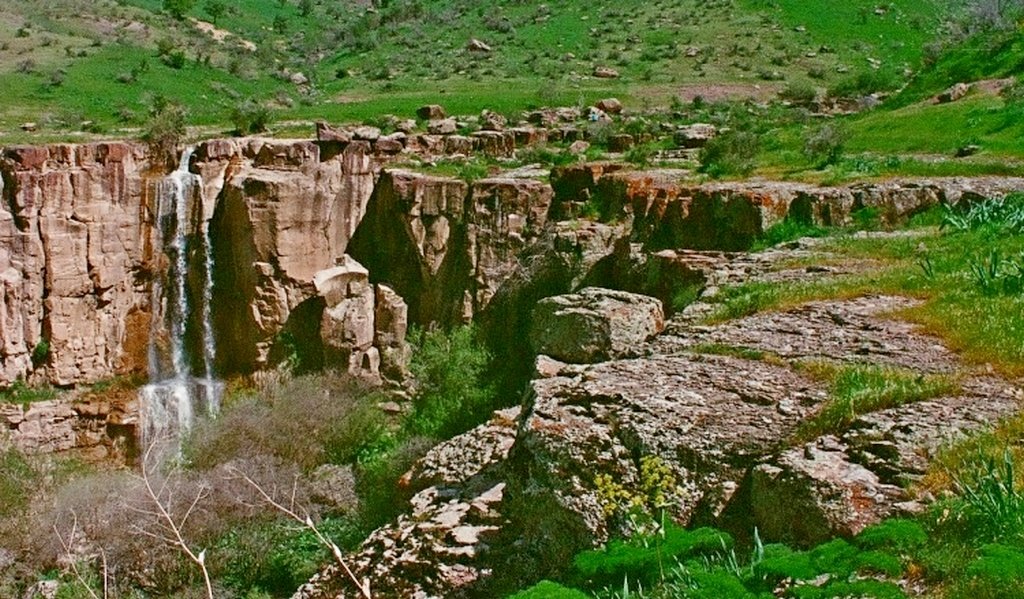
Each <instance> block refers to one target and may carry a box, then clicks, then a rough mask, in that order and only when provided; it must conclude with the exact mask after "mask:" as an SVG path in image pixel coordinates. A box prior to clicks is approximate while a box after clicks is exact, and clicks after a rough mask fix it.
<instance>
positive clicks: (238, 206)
mask: <svg viewBox="0 0 1024 599" xmlns="http://www.w3.org/2000/svg"><path fill="white" fill-rule="evenodd" d="M364 129H369V128H364ZM531 131H532V133H531ZM538 131H541V132H544V133H550V131H546V130H530V131H527V130H525V129H524V130H518V129H515V130H508V131H484V132H481V135H478V136H477V137H476V138H472V139H471V140H470V138H467V140H470V142H471V143H468V144H467V145H466V148H463V149H464V150H465V151H484V149H485V148H484V146H487V144H498V145H499V146H500V147H501V148H505V145H510V146H509V147H510V148H512V150H514V148H515V147H516V145H517V144H518V145H523V144H528V143H535V142H537V141H538V139H539V138H540V137H542V136H539V135H534V134H533V133H537V132H538ZM499 134H500V135H499ZM496 135H497V136H498V137H500V140H499V139H498V137H495V136H496ZM320 137H321V139H320V140H319V141H317V142H310V141H278V140H261V139H239V140H213V141H208V142H205V143H202V144H200V145H199V146H198V147H197V148H196V151H195V155H194V158H193V161H192V164H191V167H190V170H191V171H192V172H194V173H196V174H198V175H200V176H201V177H202V181H203V185H202V190H201V193H200V194H199V201H198V202H196V203H195V206H194V207H192V209H191V210H190V214H189V218H190V219H191V222H190V226H191V228H192V232H191V234H192V235H195V234H198V232H200V231H202V230H204V228H205V227H207V226H208V227H209V235H210V238H211V239H212V245H213V254H214V270H215V272H214V288H213V296H214V298H213V302H212V305H213V321H214V328H215V330H216V332H217V337H218V343H219V344H221V345H222V349H223V351H221V352H219V355H220V359H219V361H218V364H217V370H219V371H221V372H250V371H253V370H257V369H260V368H265V367H267V366H269V365H271V364H273V363H275V362H276V361H278V360H281V359H283V358H284V357H286V356H287V355H288V353H289V352H294V351H295V348H296V347H298V348H302V350H301V351H307V353H310V354H311V355H310V356H305V359H306V361H307V363H308V364H310V365H312V366H318V365H321V364H322V362H323V356H324V348H323V342H324V340H323V338H322V336H321V335H319V325H320V323H321V316H322V312H323V309H324V303H323V298H322V297H320V295H319V294H318V292H317V290H316V287H315V285H314V282H313V279H314V276H315V275H316V273H318V272H321V271H324V270H326V269H330V268H333V267H335V266H337V265H339V264H343V263H344V261H345V256H346V254H347V253H348V254H352V255H353V256H354V257H355V258H356V259H357V260H359V261H360V262H361V263H362V264H364V265H365V266H366V267H367V269H368V271H369V280H370V281H371V282H372V283H373V284H383V285H386V286H387V287H388V288H390V289H392V290H393V291H394V292H396V293H397V295H398V296H399V297H400V298H401V299H402V300H403V301H405V302H406V303H407V304H408V318H409V320H410V321H412V322H418V323H424V324H425V323H429V322H441V323H447V324H451V323H456V322H464V321H468V320H470V319H473V318H475V317H478V316H484V320H485V321H487V320H488V318H490V320H491V321H492V322H498V321H504V323H505V324H506V325H507V326H512V325H515V326H519V327H523V326H529V318H528V311H529V309H530V308H531V307H532V305H533V303H534V302H536V301H537V300H539V299H541V298H543V297H547V296H550V295H556V294H558V293H564V292H566V291H571V290H573V289H575V288H577V286H578V285H579V284H580V283H584V284H596V285H602V286H610V287H618V288H622V289H625V290H629V291H638V292H642V293H647V294H650V295H655V296H657V297H658V298H659V299H661V300H662V301H663V302H664V303H665V304H666V310H667V311H668V312H669V313H671V312H672V307H671V300H672V299H673V296H675V295H678V294H679V293H682V292H683V291H685V290H684V289H682V288H681V287H680V286H679V285H676V286H668V287H664V286H663V288H659V289H654V288H651V286H650V285H649V282H650V281H655V280H661V281H664V280H666V277H657V276H652V274H651V273H652V272H654V271H658V272H669V271H673V269H675V270H679V271H680V272H681V273H683V274H684V275H685V274H686V273H689V272H691V270H688V268H687V267H685V266H683V267H681V268H680V267H678V266H677V265H678V261H677V260H676V259H674V258H672V257H671V256H660V255H659V254H655V255H653V257H652V255H651V254H650V251H651V250H658V249H670V250H672V251H677V250H680V249H681V248H696V249H701V248H705V249H706V248H713V249H724V250H730V249H743V248H745V247H746V246H748V245H749V244H750V242H751V241H752V240H753V239H754V238H755V237H756V236H757V235H758V234H759V233H761V232H763V231H764V230H765V229H766V228H767V227H769V226H771V225H772V224H774V223H776V222H779V221H780V220H781V219H783V218H787V217H790V218H798V219H803V220H806V221H808V222H815V223H819V224H845V223H848V222H850V220H851V218H852V217H851V214H853V212H854V211H855V210H857V209H859V208H874V209H875V210H876V212H877V213H878V215H879V216H880V217H881V218H883V219H886V220H893V221H895V220H899V219H902V218H906V217H907V216H908V215H910V214H912V213H914V212H916V211H918V210H921V209H923V208H925V207H927V206H929V205H932V204H934V203H936V202H956V201H959V200H961V199H970V198H976V197H983V196H991V195H1000V194H1003V193H1005V192H1006V191H1008V190H1010V189H1014V188H1019V187H1024V182H1021V181H1018V180H1014V179H976V180H955V179H943V180H929V181H917V182H894V183H889V184H873V185H866V186H855V187H850V188H817V187H813V186H806V185H796V184H770V183H764V184H715V185H704V186H692V185H685V184H681V183H679V182H678V181H679V173H675V172H672V171H660V172H657V173H649V172H635V171H628V170H624V169H623V168H622V167H621V166H619V165H612V164H588V165H578V166H572V167H566V168H561V169H556V171H555V172H554V173H553V175H552V185H551V186H549V185H547V184H546V183H543V182H541V181H539V180H537V179H536V178H534V177H535V174H533V173H528V174H526V175H523V176H514V175H513V176H502V177H496V178H489V179H484V180H480V181H477V182H474V183H473V184H472V185H469V184H466V183H465V182H462V181H459V180H456V179H450V178H444V177H434V176H428V175H420V174H417V173H412V172H409V171H403V170H384V171H381V169H382V168H384V166H385V165H386V164H387V163H388V162H389V161H390V160H393V159H394V156H395V155H396V154H395V153H394V152H391V151H390V150H388V148H389V147H390V146H389V144H391V145H394V144H395V143H398V142H397V141H396V140H397V139H398V138H395V139H390V137H389V136H381V135H380V134H379V132H377V133H376V134H374V132H373V131H369V130H367V131H363V130H362V129H357V130H353V131H347V130H346V131H338V130H329V129H323V131H322V132H321V136H320ZM386 137H387V138H388V139H385V138H386ZM458 137H459V136H457V135H434V136H431V135H421V136H407V137H406V138H402V139H401V143H399V146H401V147H400V149H399V151H400V152H401V153H404V154H409V153H415V154H428V155H430V154H432V153H443V152H444V151H445V146H447V145H453V148H450V149H452V150H454V149H456V148H454V145H458V142H459V139H458ZM492 137H494V140H491V141H487V140H489V139H490V138H492ZM506 137H508V139H506ZM485 138H486V139H485ZM382 140H383V142H385V143H384V144H383V145H381V143H382ZM502 144H505V145H502ZM421 146H422V147H421ZM495 151H499V150H495ZM508 151H511V150H509V149H508V148H505V149H501V150H500V152H505V153H507V152H508ZM3 156H4V158H3V160H2V161H0V171H2V174H3V182H4V189H3V197H4V199H5V202H4V205H3V206H2V207H0V281H2V284H3V293H2V294H0V335H2V337H0V341H2V347H0V351H2V355H3V358H4V359H3V362H2V365H0V384H10V383H11V382H12V381H14V380H16V379H17V378H27V379H31V380H38V381H48V382H51V383H55V384H58V385H62V386H69V385H75V384H81V383H87V382H91V381H96V380H99V379H102V378H106V377H109V376H111V375H113V374H118V373H126V372H140V371H142V370H143V369H144V368H145V366H146V361H147V360H146V348H147V345H148V341H149V337H150V333H149V331H150V321H151V312H152V310H151V308H150V305H149V304H150V302H151V297H150V281H152V280H154V278H156V277H159V276H160V273H161V272H162V271H163V269H165V268H166V261H165V260H164V258H163V256H162V252H159V251H156V250H154V248H153V245H154V243H155V241H154V225H155V223H154V220H155V204H154V202H155V198H154V194H155V188H156V187H155V186H156V181H158V180H159V178H160V176H161V174H162V173H147V169H148V161H147V158H146V152H145V149H144V148H142V147H140V146H136V145H132V144H124V143H100V144H85V145H77V146H76V145H55V146H49V147H41V148H11V149H7V150H5V151H4V153H3ZM378 178H379V179H380V180H379V182H378V181H377V179H378ZM587 202H589V203H591V204H594V205H596V206H597V207H598V208H599V209H600V210H599V211H600V213H601V214H602V215H603V216H604V217H606V218H607V219H608V220H610V221H613V222H609V223H607V224H602V223H591V222H586V221H571V222H557V223H553V224H552V223H550V222H549V221H552V220H555V221H557V220H558V219H564V218H571V217H572V216H573V215H574V214H576V213H577V212H578V211H579V209H580V208H581V204H582V203H587ZM631 243H632V245H630V244H631ZM637 250H640V251H639V253H638V252H637ZM673 272H674V271H673ZM687 276H688V275H687ZM691 283H692V284H697V285H699V284H700V283H701V280H700V279H699V277H698V278H697V279H696V280H694V281H689V282H688V283H687V284H691ZM198 284H199V283H198V282H190V285H192V286H195V285H198ZM375 293H376V292H375ZM365 304H366V305H365V306H364V308H365V309H371V307H370V305H369V303H368V302H367V303H365ZM376 305H377V304H376V303H375V304H374V306H376ZM372 309H373V310H376V307H373V308H372ZM488 315H489V316H488ZM507 326H506V328H507ZM490 328H491V329H493V331H492V332H494V333H495V334H498V335H499V336H500V329H501V327H500V326H492V327H490ZM392 347H393V346H392ZM307 348H308V349H307ZM360 351H364V350H360ZM381 352H382V348H380V347H378V353H381ZM328 353H330V352H328ZM371 353H372V352H371ZM372 361H374V360H371V362H372Z"/></svg>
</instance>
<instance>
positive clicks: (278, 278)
mask: <svg viewBox="0 0 1024 599" xmlns="http://www.w3.org/2000/svg"><path fill="white" fill-rule="evenodd" d="M268 145H269V146H270V149H268V148H267V146H268ZM313 147H314V148H316V146H313ZM241 150H242V152H241V154H242V155H241V156H239V155H238V154H235V155H233V156H230V157H226V158H221V159H218V160H216V161H213V160H211V161H208V162H197V163H196V165H195V168H196V170H197V171H198V172H199V173H200V174H201V175H202V176H203V180H204V183H205V188H204V197H205V198H206V199H207V201H208V202H211V203H215V206H216V210H215V212H214V213H213V215H212V218H211V221H210V236H211V238H212V239H213V242H214V253H215V264H216V268H217V269H218V271H219V272H220V273H222V275H221V276H219V277H217V280H216V281H215V285H214V290H213V291H214V303H213V317H214V322H215V327H216V328H217V329H218V331H221V332H222V335H221V336H222V337H224V338H225V342H224V351H223V352H220V354H221V370H222V371H228V372H232V371H235V372H237V371H241V372H249V371H252V370H253V369H256V368H260V367H263V366H265V365H267V364H268V362H269V360H270V353H271V348H272V346H273V342H274V339H275V336H276V335H277V334H278V333H279V332H280V331H281V330H282V329H284V328H285V327H286V326H288V324H289V322H290V320H291V319H292V318H293V317H294V318H297V319H302V318H312V319H314V320H316V319H318V318H319V316H313V315H312V312H315V310H314V309H313V307H312V306H311V305H310V304H308V302H309V300H310V299H311V298H313V297H314V295H316V291H315V289H314V285H313V276H314V275H315V274H316V273H317V272H319V271H321V270H324V269H327V268H330V267H332V266H333V265H334V264H335V263H336V261H337V260H339V259H341V257H342V256H344V254H345V250H346V247H347V245H348V242H349V239H350V237H351V236H352V234H353V233H354V231H355V228H356V227H357V226H358V225H359V223H360V221H361V220H362V217H363V214H364V213H365V209H366V205H367V202H368V201H369V198H370V194H371V193H372V191H373V188H374V172H375V170H376V168H377V167H376V165H375V164H374V162H373V158H372V156H371V154H370V146H369V144H368V143H367V142H363V141H354V142H352V143H350V144H347V145H346V146H345V147H344V149H343V150H342V151H341V152H340V153H338V154H336V155H334V156H331V157H330V158H328V159H326V160H321V156H319V153H318V152H317V153H314V152H312V151H307V150H308V147H307V146H306V145H305V144H302V143H300V144H298V145H297V147H296V148H294V149H289V146H288V144H287V143H286V142H274V143H273V144H269V143H268V144H261V142H260V140H252V141H249V142H248V146H247V147H246V148H242V149H241ZM253 154H254V155H256V156H261V155H270V156H275V155H276V156H282V158H281V159H274V160H265V161H260V160H255V161H253V162H252V163H249V162H247V161H246V160H245V156H246V155H253ZM288 156H293V158H287V157H288ZM296 161H297V162H296ZM300 306H304V308H301V309H300ZM306 306H308V309H307V308H305V307H306ZM307 313H308V314H307ZM312 328H313V329H314V330H315V325H314V326H313V327H312Z"/></svg>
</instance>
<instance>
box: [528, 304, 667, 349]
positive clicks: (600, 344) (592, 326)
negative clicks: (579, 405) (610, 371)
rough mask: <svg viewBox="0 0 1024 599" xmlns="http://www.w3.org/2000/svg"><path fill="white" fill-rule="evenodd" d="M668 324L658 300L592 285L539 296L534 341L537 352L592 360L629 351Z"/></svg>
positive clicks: (535, 310) (534, 322)
mask: <svg viewBox="0 0 1024 599" xmlns="http://www.w3.org/2000/svg"><path fill="white" fill-rule="evenodd" d="M664 328H665V316H664V311H663V310H662V307H661V302H660V301H659V300H657V299H655V298H652V297H647V296H643V295H637V294H635V293H627V292H624V291H611V290H609V289H600V288H597V287H587V288H585V289H581V290H580V291H579V292H578V293H574V294H571V295H558V296H554V297H549V298H546V299H543V300H541V301H539V302H537V307H536V308H534V310H533V321H532V325H531V328H530V341H531V343H532V345H533V348H534V350H535V351H536V352H537V353H538V354H545V355H548V356H551V357H552V358H555V359H556V360H562V361H565V362H571V363H575V364H587V363H593V362H600V361H604V360H609V359H611V358H621V357H628V356H630V355H631V354H633V353H634V352H636V351H637V350H638V349H639V348H640V347H642V346H643V344H644V343H645V342H646V341H647V340H649V339H650V338H652V337H654V336H655V335H657V334H658V333H660V332H661V331H662V329H664Z"/></svg>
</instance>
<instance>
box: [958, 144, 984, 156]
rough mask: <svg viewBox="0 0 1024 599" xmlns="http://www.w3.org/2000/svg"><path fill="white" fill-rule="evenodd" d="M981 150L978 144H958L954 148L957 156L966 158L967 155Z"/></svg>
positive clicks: (972, 154)
mask: <svg viewBox="0 0 1024 599" xmlns="http://www.w3.org/2000/svg"><path fill="white" fill-rule="evenodd" d="M980 151H981V146H979V145H978V144H967V145H966V146H960V147H959V148H957V149H956V157H957V158H966V157H968V156H974V155H975V154H977V153H978V152H980Z"/></svg>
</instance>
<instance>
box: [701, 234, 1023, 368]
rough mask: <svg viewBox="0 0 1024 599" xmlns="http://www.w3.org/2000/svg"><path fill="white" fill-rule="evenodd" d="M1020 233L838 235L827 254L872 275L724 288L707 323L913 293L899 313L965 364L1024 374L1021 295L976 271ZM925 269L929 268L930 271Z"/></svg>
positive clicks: (1013, 247) (1015, 243)
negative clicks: (911, 302) (989, 283)
mask: <svg viewBox="0 0 1024 599" xmlns="http://www.w3.org/2000/svg"><path fill="white" fill-rule="evenodd" d="M1020 243H1021V236H1020V235H1012V234H1005V233H1003V232H1001V231H999V230H993V229H980V230H973V231H966V232H948V233H944V234H943V233H939V232H937V231H935V232H932V233H930V234H927V235H926V236H924V237H909V238H907V237H894V238H868V239H858V238H854V237H839V238H838V239H836V240H834V241H830V242H829V243H827V244H825V246H824V247H823V248H822V250H823V251H826V252H830V253H833V254H836V255H838V256H841V257H847V258H851V259H869V260H872V261H875V262H877V263H878V265H879V266H878V267H877V268H875V269H872V270H871V271H869V272H865V273H858V274H852V275H847V276H841V277H834V278H826V279H818V280H812V281H806V282H794V283H747V284H743V285H739V286H737V287H733V288H726V289H723V290H722V293H720V294H719V296H718V302H719V306H718V308H717V311H716V312H714V313H713V314H712V315H711V316H710V317H709V319H708V321H709V322H722V321H724V320H730V319H734V318H739V317H743V316H747V315H750V314H754V313H757V312H761V311H765V310H776V309H783V308H786V307H791V306H795V305H798V304H800V303H803V302H807V301H812V300H819V299H828V298H840V299H842V298H851V297H857V296H861V295H865V294H893V295H905V296H906V295H909V296H912V297H918V298H921V299H923V300H924V303H923V304H922V305H921V306H920V307H916V308H911V309H908V310H905V311H903V312H902V313H901V314H900V315H899V316H900V317H902V318H906V319H909V320H910V321H912V322H916V323H919V324H920V325H922V327H923V330H924V331H925V332H930V333H933V334H936V335H938V336H940V337H941V338H942V339H943V340H944V341H945V343H946V344H948V345H949V346H950V347H951V348H952V349H954V350H955V351H958V352H959V353H960V354H961V355H962V356H963V357H964V358H965V359H966V360H968V361H969V362H972V363H976V364H991V365H992V366H993V367H994V368H996V369H997V370H999V371H1001V372H1004V373H1006V374H1008V375H1012V376H1016V375H1020V374H1022V373H1024V294H1006V293H996V294H993V293H988V292H986V290H985V289H983V288H982V287H981V286H980V285H978V284H977V283H976V282H975V277H974V275H973V274H972V266H973V265H974V264H977V263H978V262H979V260H984V259H985V256H988V255H989V254H990V252H992V251H997V252H1000V253H1001V254H1002V255H1004V256H1013V255H1016V253H1018V252H1019V250H1020ZM926 267H927V268H926Z"/></svg>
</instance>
